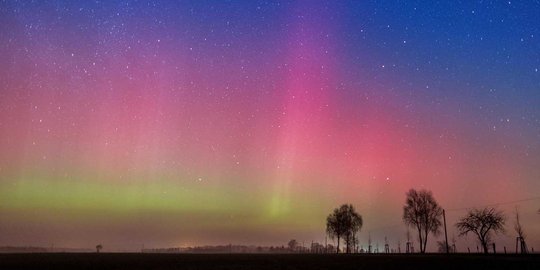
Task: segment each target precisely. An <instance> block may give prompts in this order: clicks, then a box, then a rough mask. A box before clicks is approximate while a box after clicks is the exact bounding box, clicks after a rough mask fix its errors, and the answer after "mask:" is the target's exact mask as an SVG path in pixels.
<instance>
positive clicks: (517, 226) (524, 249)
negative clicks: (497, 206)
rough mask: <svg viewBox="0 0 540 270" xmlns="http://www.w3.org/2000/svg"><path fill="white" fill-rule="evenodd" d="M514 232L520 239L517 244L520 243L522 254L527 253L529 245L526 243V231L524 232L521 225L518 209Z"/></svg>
mask: <svg viewBox="0 0 540 270" xmlns="http://www.w3.org/2000/svg"><path fill="white" fill-rule="evenodd" d="M514 230H515V231H516V233H517V234H518V238H517V239H516V242H518V241H519V244H520V247H521V252H522V253H527V244H526V242H525V231H524V230H523V226H522V225H521V222H520V221H519V211H518V209H517V207H516V222H515V223H514ZM516 252H517V246H516Z"/></svg>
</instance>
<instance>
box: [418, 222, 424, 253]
mask: <svg viewBox="0 0 540 270" xmlns="http://www.w3.org/2000/svg"><path fill="white" fill-rule="evenodd" d="M418 240H419V241H418V242H419V244H420V252H422V253H423V251H422V250H423V249H422V244H423V241H422V230H421V229H420V227H418Z"/></svg>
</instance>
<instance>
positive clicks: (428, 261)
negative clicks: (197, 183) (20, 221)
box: [0, 253, 540, 270]
mask: <svg viewBox="0 0 540 270" xmlns="http://www.w3.org/2000/svg"><path fill="white" fill-rule="evenodd" d="M0 269H254V270H257V269H336V270H338V269H340V270H341V269H403V270H404V269H535V270H538V269H540V256H539V255H537V254H534V255H502V254H501V255H493V254H491V255H480V254H452V255H444V254H426V255H419V254H414V255H404V254H390V255H382V254H371V255H360V254H350V255H347V254H339V255H336V254H149V253H101V254H96V253H25V254H0Z"/></svg>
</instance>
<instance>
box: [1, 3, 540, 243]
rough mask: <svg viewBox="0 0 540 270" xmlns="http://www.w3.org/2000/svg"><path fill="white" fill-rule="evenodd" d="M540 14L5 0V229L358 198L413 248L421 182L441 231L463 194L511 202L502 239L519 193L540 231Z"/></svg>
mask: <svg viewBox="0 0 540 270" xmlns="http://www.w3.org/2000/svg"><path fill="white" fill-rule="evenodd" d="M539 15H540V3H539V2H538V1H478V2H476V1H440V2H439V1H328V2H324V1H279V2H278V1H114V2H113V1H87V0H81V1H0V25H1V26H0V246H3V245H18V246H21V245H34V246H51V245H54V246H61V247H88V248H91V247H94V246H95V245H96V244H98V243H101V244H103V246H104V247H105V249H108V250H126V249H127V250H136V249H140V248H141V246H142V245H143V244H144V245H145V247H169V246H188V245H203V244H228V243H233V244H261V245H286V243H287V241H288V240H289V239H292V238H295V239H297V240H298V241H299V242H302V241H305V243H310V242H311V241H312V240H313V241H319V242H324V237H325V236H324V234H325V218H326V216H327V215H328V214H329V213H330V212H331V211H332V209H333V208H335V207H337V206H339V205H340V204H342V203H352V204H353V205H354V206H355V207H356V208H357V210H358V212H360V214H362V216H363V218H364V227H363V228H362V231H361V233H360V244H361V245H363V246H364V247H365V246H367V239H368V235H371V238H372V239H373V242H374V244H375V243H379V244H380V248H381V249H382V247H383V245H384V237H385V236H388V239H389V241H390V244H391V245H397V242H398V241H401V243H402V248H403V247H404V245H403V243H404V242H405V233H406V228H405V225H404V224H403V222H402V220H401V216H402V211H403V210H402V207H403V205H404V203H405V192H406V191H407V190H408V189H410V188H417V189H421V188H425V189H428V190H431V191H433V194H434V196H435V198H436V199H437V200H438V202H439V203H440V204H441V206H442V207H443V208H445V209H448V210H447V221H448V223H449V226H450V227H449V229H450V231H449V238H451V237H452V235H455V236H456V238H457V233H456V230H455V228H454V227H453V224H454V223H455V222H456V221H457V219H458V218H459V217H460V216H461V215H463V214H465V210H464V208H468V207H472V206H485V205H491V204H496V203H505V204H503V205H500V206H499V209H502V210H504V211H505V213H506V215H507V217H508V221H507V226H506V228H507V233H506V235H502V236H499V237H497V238H496V241H497V243H498V246H502V245H503V244H504V245H507V246H508V247H509V248H510V247H513V245H514V243H515V242H514V241H515V236H516V235H515V233H514V231H513V222H514V220H513V211H515V208H516V207H518V208H519V211H520V214H521V216H522V223H523V226H524V228H525V232H526V233H527V235H528V244H529V246H532V247H534V248H535V250H540V226H538V224H539V223H540V214H538V213H537V211H538V209H539V208H540V200H538V199H536V200H535V199H532V200H528V199H530V198H538V196H540V19H539ZM518 201H519V202H518ZM452 209H454V210H452ZM430 237H431V236H430ZM434 239H435V238H432V237H431V238H430V242H428V249H431V250H434V249H435V243H434V242H435V241H434ZM438 239H439V240H440V239H442V238H441V237H439V238H438ZM416 245H418V244H416ZM475 245H476V243H475V239H474V238H473V237H472V236H469V237H467V238H457V243H456V246H457V248H458V251H459V250H460V249H461V251H464V250H466V247H467V246H470V247H471V249H472V247H474V246H475ZM510 249H511V248H510Z"/></svg>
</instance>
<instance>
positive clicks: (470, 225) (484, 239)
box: [456, 208, 505, 253]
mask: <svg viewBox="0 0 540 270" xmlns="http://www.w3.org/2000/svg"><path fill="white" fill-rule="evenodd" d="M504 223H505V217H504V214H503V213H502V212H500V211H498V210H496V209H495V208H483V209H471V210H469V212H468V213H467V215H466V216H464V217H462V218H461V219H460V220H459V222H458V223H457V224H456V227H457V229H458V230H459V232H460V234H459V235H460V236H463V235H467V234H468V233H469V232H473V233H474V234H475V235H476V236H477V237H478V240H479V241H480V244H481V245H482V248H483V249H484V253H488V244H489V243H490V242H491V232H494V233H498V232H504Z"/></svg>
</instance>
